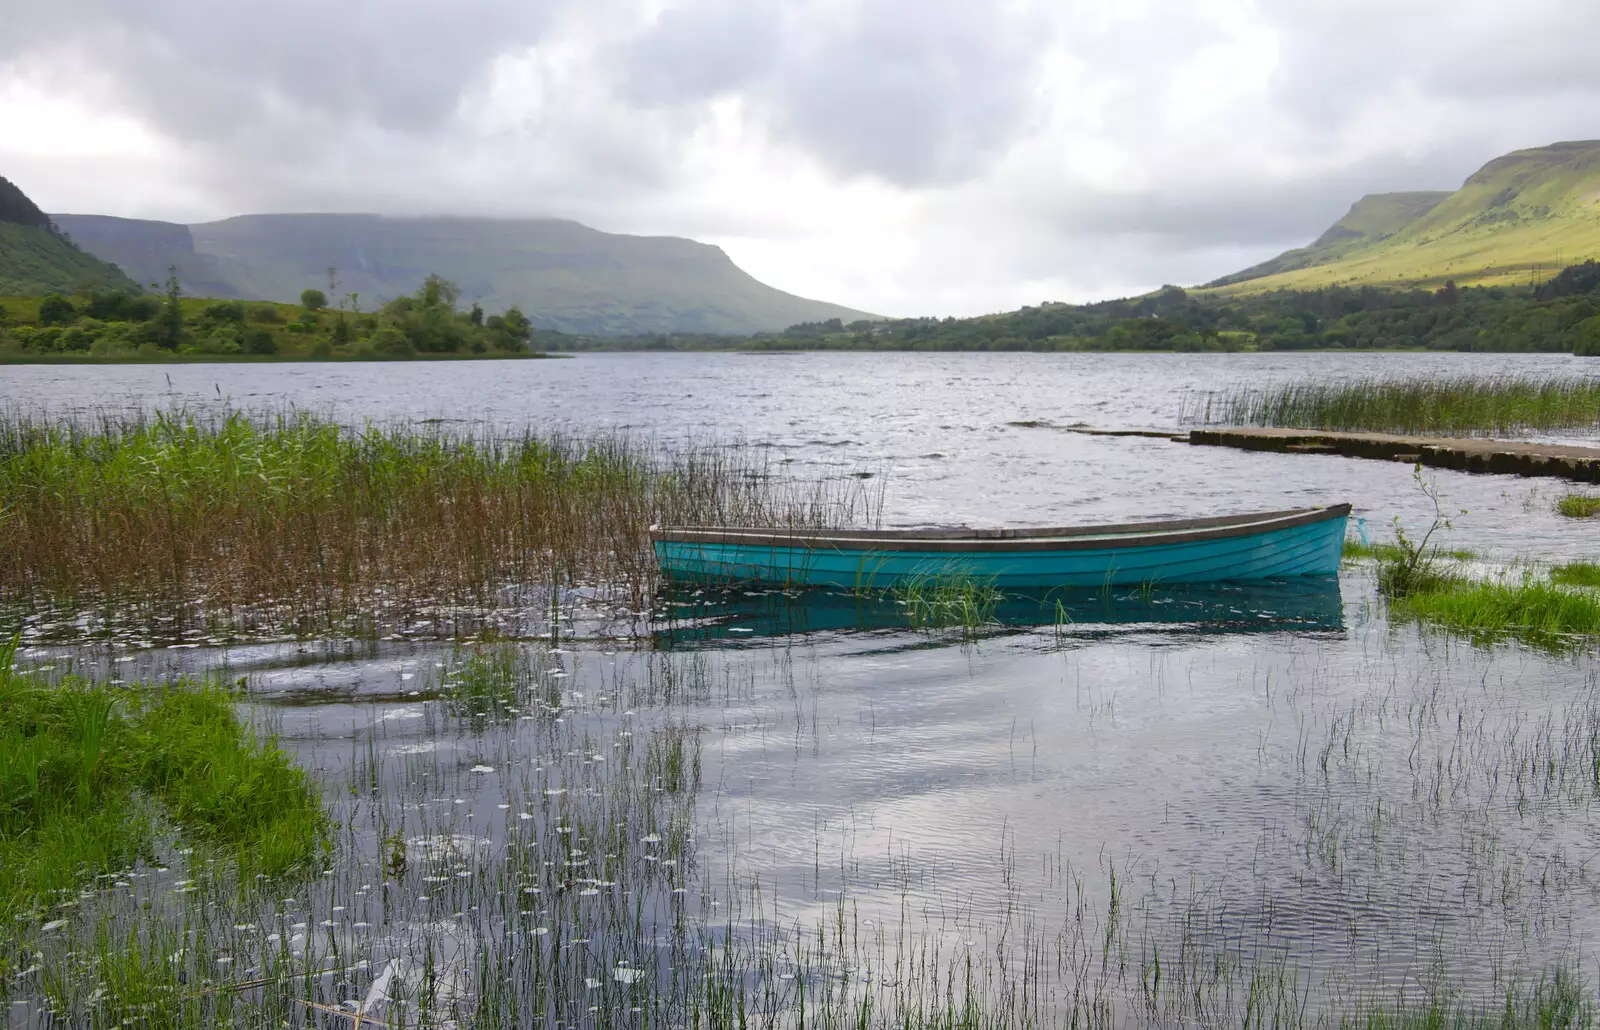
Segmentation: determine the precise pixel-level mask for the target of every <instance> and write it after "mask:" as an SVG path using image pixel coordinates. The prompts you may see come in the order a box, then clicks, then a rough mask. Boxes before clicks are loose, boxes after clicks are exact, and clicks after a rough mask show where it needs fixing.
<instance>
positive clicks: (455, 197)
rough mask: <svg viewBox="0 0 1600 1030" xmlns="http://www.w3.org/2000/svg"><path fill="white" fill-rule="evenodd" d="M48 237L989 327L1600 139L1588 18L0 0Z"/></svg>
mask: <svg viewBox="0 0 1600 1030" xmlns="http://www.w3.org/2000/svg"><path fill="white" fill-rule="evenodd" d="M0 8H3V10H4V14H3V19H0V20H3V23H4V24H3V26H0V175H5V176H7V177H8V178H11V179H12V180H13V181H15V182H16V183H17V184H18V185H19V186H21V187H22V188H23V190H24V191H25V192H27V193H28V194H29V195H30V196H32V197H33V198H34V199H35V200H36V201H38V202H39V204H40V205H41V206H42V207H44V208H45V209H46V210H49V211H55V212H95V213H104V214H117V215H127V216H134V217H149V218H165V219H171V220H175V221H202V220H206V219H210V218H219V217H225V216H227V215H232V214H240V213H246V212H261V211H372V212H380V213H386V214H495V215H556V216H561V217H569V218H575V219H578V220H580V221H583V222H586V223H588V224H590V225H593V226H595V227H597V228H601V229H605V230H609V231H613V232H630V233H664V234H672V235H681V236H690V237H694V238H697V239H701V240H705V241H707V242H711V243H717V244H719V245H721V246H722V247H723V248H724V249H726V250H727V251H728V252H729V254H730V255H732V257H733V258H734V260H735V261H737V262H738V263H739V264H740V265H742V266H743V267H745V268H746V269H748V270H749V271H750V272H752V273H753V274H755V275H756V276H758V277H759V278H761V279H763V280H765V281H767V282H769V283H771V284H773V285H775V286H778V287H780V288H782V289H786V290H790V291H792V292H795V293H800V294H804V295H807V296H813V297H818V298H822V299H826V300H832V301H837V302H840V303H845V304H850V305H852V306H855V307H858V308H862V309H865V310H870V311H874V312H879V313H885V314H895V315H906V314H941V315H942V314H973V313H979V312H984V311H996V310H1003V309H1007V308H1014V307H1017V306H1019V305H1021V304H1025V303H1038V302H1039V301H1042V300H1086V299H1094V298H1101V297H1106V296H1113V295H1122V294H1127V293H1132V292H1138V291H1143V290H1145V289H1148V288H1151V287H1154V286H1157V285H1160V284H1162V283H1167V282H1176V283H1182V284H1189V283H1194V282H1197V281H1204V280H1206V279H1209V278H1213V277H1215V276H1217V275H1221V274H1223V273H1226V272H1230V271H1233V270H1235V269H1237V268H1239V267H1242V266H1244V265H1246V264H1249V263H1252V262H1254V261H1256V260H1259V259H1261V258H1264V257H1266V256H1269V255H1271V254H1273V253H1276V252H1277V251H1280V250H1282V249H1285V248H1287V247H1290V246H1296V245H1300V244H1302V243H1304V242H1306V241H1307V240H1309V239H1310V238H1312V237H1314V236H1315V235H1317V234H1318V233H1319V232H1320V231H1321V230H1322V229H1323V228H1325V227H1326V225H1328V224H1329V223H1331V222H1332V221H1333V220H1334V219H1336V218H1338V217H1339V215H1341V214H1342V213H1343V212H1344V211H1345V210H1346V209H1347V208H1348V207H1349V205H1350V204H1351V203H1352V202H1353V201H1354V200H1355V199H1357V198H1358V197H1360V196H1361V195H1362V194H1365V193H1369V192H1377V191H1384V190H1397V189H1453V188H1455V187H1456V186H1458V185H1459V184H1460V182H1461V180H1462V179H1463V178H1465V177H1466V176H1467V175H1469V174H1471V172H1473V171H1474V170H1475V169H1476V168H1477V167H1478V166H1480V165H1481V164H1483V163H1484V162H1485V161H1487V160H1488V159H1489V158H1491V157H1494V156H1495V155H1497V154H1500V153H1503V152H1504V151H1507V150H1511V149H1515V148H1518V147H1527V146H1537V145H1540V144H1543V143H1548V142H1552V141H1555V140H1562V139H1586V138H1592V137H1600V59H1597V58H1596V56H1595V53H1594V46H1595V44H1596V41H1600V2H1597V0H1519V2H1518V3H1514V4H1512V3H1505V2H1503V0H1117V2H1115V3H1105V2H1098V3H1090V2H1086V0H1079V2H1073V0H1065V2H1063V0H989V2H977V0H683V2H673V0H667V2H661V0H452V2H450V3H439V2H437V0H427V2H423V0H337V2H331V3H330V2H327V0H0Z"/></svg>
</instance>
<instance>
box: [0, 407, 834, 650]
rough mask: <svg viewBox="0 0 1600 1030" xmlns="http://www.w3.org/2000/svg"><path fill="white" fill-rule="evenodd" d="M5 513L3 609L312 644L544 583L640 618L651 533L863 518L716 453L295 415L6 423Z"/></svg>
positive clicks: (649, 582)
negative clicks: (292, 637)
mask: <svg viewBox="0 0 1600 1030" xmlns="http://www.w3.org/2000/svg"><path fill="white" fill-rule="evenodd" d="M848 482H850V483H851V484H855V483H857V482H858V481H856V480H849V481H848ZM0 498H4V502H3V503H4V509H3V512H0V519H3V522H0V526H3V529H0V594H3V595H4V596H5V597H7V598H10V599H12V600H22V601H29V600H31V601H33V602H36V603H39V604H63V603H64V604H69V605H75V606H85V605H92V604H104V605H105V606H106V607H107V609H108V610H109V609H116V610H119V611H128V612H138V611H145V612H149V613H152V614H159V615H160V616H161V617H165V618H171V617H174V616H175V614H176V613H185V614H184V617H200V618H203V620H204V621H206V622H207V623H209V624H211V625H220V626H239V625H242V624H249V623H251V621H252V620H255V621H256V622H259V623H261V624H262V625H263V626H270V625H278V626H287V627H289V628H291V629H299V630H303V631H308V632H309V631H312V630H313V629H314V628H315V627H317V626H321V625H326V624H327V623H328V621H329V620H333V619H342V618H349V617H354V616H363V615H371V614H372V613H374V612H378V611H387V612H390V613H400V614H403V613H404V612H406V611H409V610H414V609H415V608H417V607H418V606H432V607H435V608H436V607H438V606H443V605H489V604H494V603H498V602H500V601H502V600H503V599H504V596H505V591H506V590H508V589H510V590H514V589H515V588H519V587H531V586H535V585H548V584H551V583H559V584H561V585H562V586H570V585H588V586H604V587H620V588H621V589H622V590H623V591H624V593H625V594H626V596H627V597H629V598H631V599H633V600H634V601H637V600H638V599H640V598H642V597H644V596H645V595H646V594H647V593H648V592H649V591H650V589H652V587H653V585H654V582H655V576H656V565H655V559H654V556H653V554H652V552H651V549H650V544H649V538H648V532H647V530H648V527H649V526H650V524H651V523H652V522H663V523H679V524H733V525H822V524H827V523H829V522H840V521H845V520H848V519H850V518H852V517H855V516H859V515H862V514H864V512H863V510H862V508H861V503H862V501H863V498H862V496H861V495H859V493H856V492H852V490H851V489H849V488H845V487H839V488H837V489H832V488H826V487H816V488H811V487H800V486H795V485H793V484H788V483H785V482H783V481H779V480H777V479H775V478H774V477H773V476H771V475H770V473H769V470H768V469H767V468H766V466H765V465H764V464H762V463H761V461H760V460H759V459H752V458H750V457H748V456H747V455H745V454H742V453H737V452H735V451H733V450H730V449H727V448H720V447H715V446H706V447H699V448H695V447H689V448H685V449H682V450H679V451H676V452H672V453H668V452H666V451H664V450H662V449H660V448H657V447H654V446H652V445H650V444H648V443H646V442H642V441H639V440H635V439H631V438H628V437H626V436H622V435H617V434H596V435H591V436H586V437H560V436H554V435H542V434H538V433H533V432H523V433H520V434H516V435H493V434H485V433H478V432H474V431H471V430H458V429H453V428H447V427H443V426H437V425H435V426H423V427H413V426H409V425H393V426H368V427H366V428H364V429H360V430H356V429H349V428H342V427H340V426H338V425H335V424H333V423H330V422H327V421H325V420H323V419H320V418H318V417H315V416H312V415H309V414H305V413H302V412H288V413H285V414H281V415H278V416H275V417H271V418H260V419H252V418H247V417H245V416H243V415H239V414H231V415H227V416H225V417H220V418H215V419H212V418H205V417H196V416H191V415H188V414H185V413H183V412H169V413H157V414H154V415H149V416H143V415H135V416H126V417H124V416H113V415H105V416H102V417H100V418H97V419H94V420H92V421H75V422H69V421H61V420H57V419H53V418H50V417H47V416H36V415H31V414H21V413H12V414H9V415H6V416H3V417H0ZM263 606H265V607H263ZM197 608H198V609H199V612H198V613H197V612H196V611H195V609H197ZM247 609H248V610H247Z"/></svg>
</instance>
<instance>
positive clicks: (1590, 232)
mask: <svg viewBox="0 0 1600 1030" xmlns="http://www.w3.org/2000/svg"><path fill="white" fill-rule="evenodd" d="M1592 257H1600V140H1590V141H1584V142H1574V143H1554V144H1551V145H1550V146H1547V147H1538V148H1535V149H1532V150H1518V151H1515V152H1513V153H1510V154H1507V155H1505V156H1504V157H1498V158H1496V159H1495V160H1493V161H1490V162H1489V163H1488V164H1486V165H1484V166H1483V168H1482V169H1480V170H1479V171H1478V172H1477V173H1476V174H1474V175H1473V176H1472V177H1471V178H1469V179H1468V180H1467V181H1466V184H1465V185H1463V186H1462V187H1461V189H1459V190H1457V191H1456V192H1454V193H1380V194H1375V195H1373V196H1369V197H1366V198H1364V199H1363V200H1361V201H1360V202H1359V203H1357V204H1356V205H1355V206H1354V207H1352V208H1351V209H1350V213H1349V214H1347V215H1346V216H1345V217H1344V218H1342V219H1340V220H1339V222H1338V223H1336V224H1335V225H1334V226H1333V228H1331V229H1329V230H1328V231H1327V232H1326V233H1324V234H1323V235H1322V237H1321V238H1319V239H1318V240H1317V241H1316V242H1315V243H1313V244H1311V245H1310V246H1309V247H1304V248H1300V249H1297V250H1291V251H1288V252H1287V253H1284V254H1280V255H1279V256H1277V257H1275V258H1273V259H1272V260H1270V261H1266V262H1263V263H1262V264H1259V265H1256V266H1255V267H1253V268H1248V269H1245V270H1244V271H1242V272H1236V273H1234V274H1233V275H1228V276H1224V277H1222V278H1221V279H1218V280H1216V281H1215V282H1211V283H1208V284H1207V285H1208V286H1211V287H1218V288H1223V289H1226V290H1228V291H1229V292H1257V291H1261V290H1276V289H1296V290H1304V289H1315V288H1318V287H1321V286H1333V285H1342V286H1421V287H1427V288H1437V287H1439V286H1442V285H1444V284H1445V283H1446V282H1449V281H1454V282H1455V283H1456V284H1457V285H1459V286H1467V285H1479V286H1485V285H1513V284H1521V285H1527V284H1528V283H1529V282H1530V281H1531V280H1539V279H1545V278H1548V277H1550V276H1552V275H1554V274H1555V273H1556V272H1558V271H1559V270H1560V269H1561V268H1563V267H1565V266H1568V265H1574V264H1578V263H1580V262H1582V261H1584V260H1585V259H1588V258H1592Z"/></svg>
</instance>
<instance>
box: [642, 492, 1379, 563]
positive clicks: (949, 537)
mask: <svg viewBox="0 0 1600 1030" xmlns="http://www.w3.org/2000/svg"><path fill="white" fill-rule="evenodd" d="M1349 514H1350V505H1348V504H1334V505H1329V506H1328V507H1325V508H1298V509H1293V510H1290V511H1270V512H1260V513H1256V514H1250V515H1222V516H1214V517H1211V518H1203V519H1177V520H1173V521H1167V522H1125V523H1118V524H1116V525H1105V526H1063V527H1056V528H1050V529H884V530H878V529H829V530H814V529H782V528H776V529H773V528H768V529H734V528H723V527H710V526H706V527H699V526H651V527H650V539H651V540H652V541H655V542H660V543H682V544H735V545H743V546H747V547H794V548H803V549H806V550H813V551H841V552H844V551H928V552H938V553H942V552H959V551H965V552H973V553H995V552H1028V551H1096V550H1109V549H1112V548H1123V547H1152V546H1157V545H1161V544H1185V543H1193V542H1196V541H1201V540H1224V539H1228V538H1230V537H1239V536H1255V535H1257V534H1260V533H1270V532H1274V531H1276V530H1280V529H1293V528H1295V527H1297V526H1308V525H1312V524H1314V523H1317V522H1326V521H1329V520H1331V519H1340V518H1344V517H1345V516H1347V515H1349Z"/></svg>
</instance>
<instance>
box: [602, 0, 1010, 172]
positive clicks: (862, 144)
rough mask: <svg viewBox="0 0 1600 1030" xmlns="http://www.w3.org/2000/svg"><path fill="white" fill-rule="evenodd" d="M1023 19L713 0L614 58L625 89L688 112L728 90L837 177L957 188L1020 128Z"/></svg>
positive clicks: (882, 0) (980, 12) (667, 21)
mask: <svg viewBox="0 0 1600 1030" xmlns="http://www.w3.org/2000/svg"><path fill="white" fill-rule="evenodd" d="M1028 24H1029V19H1028V18H1027V17H1025V16H1022V17H1011V18H1006V17H1000V16H997V15H996V13H995V11H994V10H993V9H991V8H987V7H985V6H984V5H980V4H972V3H966V2H963V0H859V2H857V3H855V4H851V5H834V4H828V5H823V4H814V5H812V6H811V7H810V8H806V7H802V6H800V5H796V4H783V5H780V4H774V3H766V2H761V0H752V2H733V0H713V2H710V3H705V4H701V5H698V6H695V7H690V8H687V9H678V10H670V11H668V12H666V13H665V14H663V15H662V17H661V18H660V19H659V20H658V21H657V22H656V24H655V25H654V26H652V27H651V28H650V29H649V30H648V31H647V32H646V33H644V34H643V35H642V36H641V37H640V38H639V39H637V40H635V41H634V42H633V43H631V44H630V45H629V46H628V47H627V48H626V50H625V51H624V54H625V57H626V70H625V72H624V74H623V76H622V77H623V81H624V83H625V89H626V91H627V93H628V94H629V95H630V96H632V97H634V98H635V99H638V100H641V101H644V102H647V103H657V104H659V103H680V104H692V103H697V102H700V101H704V100H707V99H710V98H711V97H713V96H716V95H718V94H722V93H725V92H729V91H732V90H740V91H742V92H743V94H744V95H745V96H746V98H747V99H748V100H749V101H750V102H751V103H752V104H753V105H754V106H755V108H756V110H757V111H758V113H759V114H760V115H761V116H762V117H764V118H765V120H766V121H767V124H768V125H769V126H770V127H771V128H773V129H774V130H775V131H776V132H777V133H778V134H779V136H780V137H782V138H783V139H785V140H788V141H790V142H792V143H793V144H795V145H797V146H799V147H800V148H802V149H804V150H806V151H808V152H809V153H811V154H812V155H814V156H816V157H818V158H820V159H821V160H822V161H824V162H825V163H826V164H828V165H829V166H831V167H832V168H833V169H834V170H836V171H837V172H840V173H842V174H845V175H875V176H878V177H880V178H883V179H886V180H888V181H891V182H894V183H898V184H901V185H907V186H924V185H930V184H941V183H949V182H952V181H958V180H960V179H963V178H966V177H968V176H970V175H972V174H974V173H975V172H976V171H978V170H979V169H980V168H982V167H983V165H984V163H985V162H986V160H987V159H988V158H989V157H990V156H991V155H992V154H993V153H994V152H995V151H996V150H998V149H999V148H1000V147H1002V146H1003V145H1004V144H1005V143H1006V142H1007V141H1008V140H1010V139H1011V138H1012V137H1013V136H1014V134H1015V133H1016V132H1017V130H1018V129H1019V128H1020V127H1021V126H1022V125H1023V123H1024V121H1025V119H1026V117H1027V114H1028V112H1029V100H1030V97H1029V87H1030V85H1031V82H1032V74H1033V69H1034V65H1035V61H1036V56H1037V47H1036V45H1035V44H1036V40H1033V39H1030V38H1029V35H1028V32H1027V28H1028Z"/></svg>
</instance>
